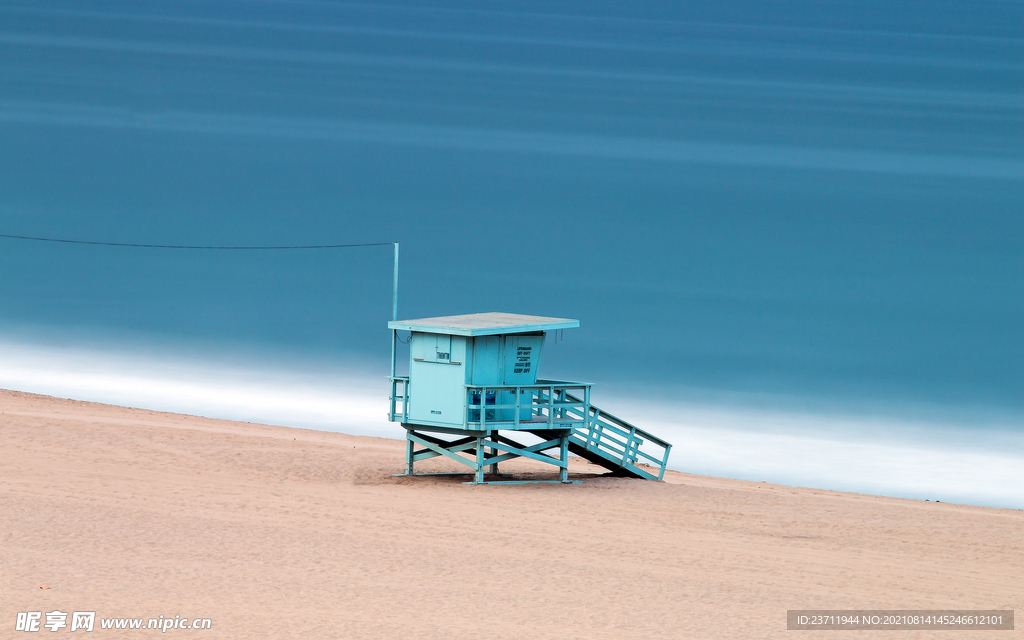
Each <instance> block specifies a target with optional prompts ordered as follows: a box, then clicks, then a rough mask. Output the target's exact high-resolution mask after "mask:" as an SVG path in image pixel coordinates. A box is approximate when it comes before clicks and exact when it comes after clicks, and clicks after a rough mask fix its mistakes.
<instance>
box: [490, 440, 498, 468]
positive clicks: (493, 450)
mask: <svg viewBox="0 0 1024 640" xmlns="http://www.w3.org/2000/svg"><path fill="white" fill-rule="evenodd" d="M497 437H498V432H494V433H493V434H491V438H493V439H496V438H497ZM490 449H491V457H492V458H493V457H495V456H497V455H498V450H497V449H495V448H494V447H490ZM490 473H492V474H494V475H498V463H497V462H495V463H494V464H492V465H491V470H490Z"/></svg>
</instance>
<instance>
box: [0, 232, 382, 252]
mask: <svg viewBox="0 0 1024 640" xmlns="http://www.w3.org/2000/svg"><path fill="white" fill-rule="evenodd" d="M0 238H10V239H13V240H34V241H36V242H61V243H64V244H90V245H99V246H105V247H141V248H146V249H214V250H227V251H260V250H280V249H342V248H346V247H383V246H385V245H393V244H395V243H394V242H361V243H353V244H303V245H252V246H231V245H186V244H141V243H131V242H98V241H93V240H69V239H65V238H39V237H35V236H17V235H11V234H7V233H0Z"/></svg>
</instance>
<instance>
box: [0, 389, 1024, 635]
mask: <svg viewBox="0 0 1024 640" xmlns="http://www.w3.org/2000/svg"><path fill="white" fill-rule="evenodd" d="M0 410H2V412H3V413H2V414H0V438H2V444H0V602H2V603H3V611H2V612H0V616H2V617H0V629H4V630H5V631H3V632H2V633H0V636H2V637H20V636H21V633H18V632H15V631H13V629H14V628H15V618H16V615H17V613H18V612H25V611H43V612H48V611H53V610H60V611H96V613H97V619H99V618H114V617H124V618H147V619H148V618H152V617H158V616H161V615H162V616H165V617H171V618H173V617H174V616H181V617H187V618H197V617H198V618H209V619H210V620H211V621H212V625H211V628H210V629H206V630H183V629H171V630H169V631H167V632H166V634H167V635H168V637H170V636H190V637H191V636H197V637H198V636H202V637H205V638H293V637H294V638H375V639H386V638H387V639H389V638H404V639H414V638H474V639H475V640H483V639H489V638H495V639H497V638H502V639H515V638H531V639H539V638H559V639H570V638H579V639H595V638H624V637H631V638H783V637H786V638H791V637H808V636H813V637H833V636H831V635H829V634H831V633H832V632H827V631H826V632H807V631H787V630H786V611H787V610H788V609H1015V610H1016V611H1017V613H1018V616H1019V615H1020V612H1021V611H1024V553H1022V551H1024V512H1022V511H1016V510H1004V509H992V508H982V507H974V506H965V505H954V504H943V503H934V502H919V501H913V500H903V499H896V498H886V497H875V496H866V495H856V494H845V493H837V492H830V491H824V490H817V489H806V488H792V487H785V486H778V485H771V484H758V483H752V482H744V481H737V480H728V479H720V478H709V477H702V476H694V475H687V474H683V473H676V472H669V473H668V474H667V475H666V481H665V482H663V483H658V482H648V481H642V480H633V479H624V478H612V477H603V476H602V475H601V474H602V472H603V471H604V470H603V469H599V468H597V467H593V466H591V465H589V464H587V463H586V462H584V461H582V460H578V459H576V460H574V464H573V466H572V468H571V477H572V478H573V479H578V480H582V481H583V483H582V484H576V485H558V484H535V485H518V486H466V485H463V484H462V478H457V477H456V478H451V477H433V478H412V479H410V478H396V477H392V474H394V473H399V472H400V471H401V470H402V462H403V451H404V448H403V447H404V443H403V442H402V441H400V440H398V439H397V438H399V437H401V436H402V435H403V434H402V431H401V429H400V428H398V427H397V425H396V428H395V438H396V439H394V440H390V439H381V438H368V437H355V436H349V435H344V434H338V433H327V432H318V431H309V430H300V429H291V428H286V427H280V426H267V425H260V424H249V423H239V422H230V421H224V420H213V419H207V418H198V417H193V416H185V415H176V414H170V413H160V412H154V411H147V410H143V409H130V408H123V407H117V406H109V405H101V404H95V403H88V402H79V401H73V400H63V399H57V398H51V397H46V396H39V395H32V394H28V393H21V392H16V391H0ZM382 411H383V408H382ZM382 419H383V418H382ZM676 446H677V447H685V446H686V443H676ZM456 467H457V465H456V463H454V462H451V461H447V460H437V459H435V460H432V461H430V462H429V463H424V464H422V466H421V468H422V470H424V471H455V470H457V469H456ZM505 470H506V471H511V472H513V473H514V474H516V475H517V476H519V477H520V478H537V479H540V478H547V477H550V473H549V472H547V471H545V470H544V469H542V468H541V467H540V466H539V465H537V466H535V465H534V464H533V463H530V462H521V463H519V464H508V465H506V466H505ZM41 587H44V588H41ZM1022 629H1024V624H1022V623H1021V621H1018V623H1017V628H1016V630H1015V631H990V632H984V633H978V634H975V635H978V636H979V637H980V636H984V637H985V638H1005V637H1013V638H1021V637H1024V631H1022ZM42 631H43V632H44V633H46V634H47V635H49V632H48V631H47V630H46V629H43V630H42ZM68 631H69V630H68V629H62V630H61V632H64V633H66V632H68ZM94 633H95V634H96V635H98V636H103V637H132V636H137V635H139V634H143V635H147V634H148V635H152V634H153V633H155V632H154V631H132V630H124V631H116V630H107V629H103V630H101V629H99V623H98V622H97V625H96V629H95V631H94ZM961 633H964V632H961ZM956 635H957V634H955V633H954V634H952V635H951V634H950V633H947V632H936V631H900V632H887V631H858V632H846V634H844V635H843V636H842V637H844V638H849V637H871V638H890V637H892V638H935V637H943V638H946V637H955V636H956ZM972 637H973V635H972Z"/></svg>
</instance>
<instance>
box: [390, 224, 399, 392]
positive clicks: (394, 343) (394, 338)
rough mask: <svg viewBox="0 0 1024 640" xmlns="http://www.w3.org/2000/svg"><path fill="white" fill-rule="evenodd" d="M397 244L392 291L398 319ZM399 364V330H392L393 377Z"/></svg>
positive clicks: (395, 315)
mask: <svg viewBox="0 0 1024 640" xmlns="http://www.w3.org/2000/svg"><path fill="white" fill-rule="evenodd" d="M394 244H395V282H394V287H393V289H392V292H391V319H392V320H398V243H397V242H396V243H394ZM397 365H398V330H397V329H392V330H391V377H392V378H394V377H395V372H396V367H397Z"/></svg>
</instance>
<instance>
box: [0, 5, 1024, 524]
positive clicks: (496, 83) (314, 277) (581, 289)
mask: <svg viewBox="0 0 1024 640" xmlns="http://www.w3.org/2000/svg"><path fill="white" fill-rule="evenodd" d="M1021 25H1024V7H1022V6H1021V5H1019V4H1014V3H1005V2H992V3H969V4H967V3H963V4H960V3H921V2H917V3H913V2H908V3H891V2H888V3H882V2H856V3H854V2H838V3H830V4H827V5H823V4H821V3H811V2H787V3H772V4H770V5H769V4H764V3H744V2H732V3H629V4H628V6H627V5H621V4H620V5H616V4H599V3H592V4H588V5H586V6H579V4H578V3H564V4H558V3H550V2H548V3H491V4H487V5H480V4H476V3H458V2H453V3H436V2H435V3H406V4H396V5H381V4H358V3H331V2H248V3H234V2H201V3H200V2H194V3H189V2H174V3H170V2H149V3H145V4H139V3H127V2H5V3H2V4H0V233H5V234H14V235H27V236H41V237H55V238H74V239H81V240H95V241H112V242H129V243H155V244H202V245H206V244H215V245H252V244H324V243H329V244H333V243H359V242H389V241H396V240H397V241H400V242H401V244H402V264H401V269H402V272H401V286H400V297H399V315H400V316H403V317H423V316H432V315H448V314H456V313H472V312H478V311H491V310H503V311H510V312H518V313H530V314H538V315H551V316H563V317H572V318H578V319H580V321H581V327H580V328H579V329H575V330H571V331H567V332H565V335H564V336H562V337H561V339H560V341H559V342H558V344H555V343H554V341H553V340H549V343H548V345H547V347H546V350H545V353H544V360H543V364H542V373H543V375H545V376H549V377H564V378H567V379H584V380H589V381H593V382H594V383H595V392H594V393H595V402H597V403H598V404H601V402H602V400H601V398H607V402H606V403H605V404H607V405H608V407H607V408H608V409H609V410H611V411H613V412H614V413H616V414H619V415H621V416H622V417H624V418H626V419H630V420H631V421H633V422H636V423H638V424H640V426H648V427H650V430H652V431H654V432H655V433H659V434H665V437H666V439H669V440H673V438H674V440H673V442H675V443H676V448H675V449H674V453H673V461H672V465H671V466H673V468H678V469H682V470H688V471H694V472H699V473H711V474H715V475H727V476H731V477H743V478H747V479H755V480H770V481H777V482H786V483H791V484H801V485H806V486H816V487H823V488H836V489H844V490H857V491H866V492H872V493H882V494H889V495H902V496H907V497H915V498H922V499H923V498H927V497H929V496H930V495H932V494H934V495H933V496H932V497H931V498H930V499H941V500H943V501H947V500H948V501H955V500H961V501H967V502H973V503H977V504H993V505H1000V506H1015V507H1017V508H1020V507H1024V489H1021V488H1020V487H1024V475H1022V472H1021V471H1019V469H1022V468H1024V465H1022V464H1020V463H1021V462H1024V460H1022V457H1024V447H1022V446H1021V444H1022V437H1024V436H1022V434H1024V364H1022V363H1024V337H1022V333H1021V331H1020V327H1021V326H1024V216H1022V213H1021V212H1022V211H1024V206H1022V205H1024V188H1022V187H1024V154H1022V152H1021V149H1022V148H1024V91H1022V88H1024V29H1022V27H1021ZM391 261H392V256H391V252H390V248H389V247H386V246H385V247H364V248H355V249H344V250H330V251H327V250H325V251H309V252H298V251H297V252H202V251H172V250H156V249H127V248H114V247H96V246H79V245H65V244H45V243H36V242H30V241H18V240H12V239H3V238H0V270H2V272H3V274H4V277H3V278H0V384H2V386H6V387H8V388H17V389H23V390H27V391H40V392H45V393H54V394H56V395H66V396H74V397H81V398H83V399H95V400H102V401H111V402H118V403H123V404H131V405H136V406H142V405H144V406H152V407H153V408H166V409H170V410H178V411H191V412H197V413H204V414H205V415H216V416H223V417H232V418H236V419H246V420H253V421H257V420H258V421H265V422H276V423H280V424H288V425H293V426H306V427H313V428H330V429H347V430H351V431H357V432H359V433H373V434H378V435H391V436H393V437H399V436H401V435H402V433H401V431H400V430H398V429H394V428H393V427H392V425H389V424H388V423H386V422H385V421H384V419H383V415H384V413H385V411H386V402H387V399H386V395H387V392H386V382H385V381H384V378H385V377H386V375H387V372H388V366H389V365H388V356H389V335H388V332H387V329H386V323H387V320H388V319H390V310H391V308H390V303H391ZM196 380H203V381H204V384H203V385H196V384H194V381H196ZM373 380H379V381H381V383H380V384H379V385H378V387H375V386H373V383H372V382H367V381H373ZM189 381H192V382H191V383H190V382H189ZM272 389H273V390H275V391H271V390H272ZM171 390H173V393H172V392H171ZM374 394H376V400H374V399H373V398H374V397H375V395H374ZM258 397H261V398H265V399H266V400H265V401H264V402H262V403H254V401H253V399H254V398H258ZM375 407H378V408H376V409H375ZM812 451H817V452H819V453H818V455H812V454H811V453H810V452H812ZM787 452H788V453H787ZM766 460H772V461H773V462H772V463H771V464H769V463H767V462H766ZM940 494H941V495H940Z"/></svg>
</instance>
